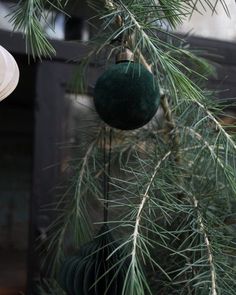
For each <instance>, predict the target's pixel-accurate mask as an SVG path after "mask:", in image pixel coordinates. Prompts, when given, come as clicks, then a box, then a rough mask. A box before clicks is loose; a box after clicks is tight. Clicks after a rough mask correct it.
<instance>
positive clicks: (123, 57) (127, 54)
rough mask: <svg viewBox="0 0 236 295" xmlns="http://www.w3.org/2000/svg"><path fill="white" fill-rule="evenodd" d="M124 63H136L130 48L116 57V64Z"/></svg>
mask: <svg viewBox="0 0 236 295" xmlns="http://www.w3.org/2000/svg"><path fill="white" fill-rule="evenodd" d="M124 61H129V62H133V61H134V54H133V52H132V51H131V50H130V49H128V48H125V49H124V50H122V51H121V52H120V53H118V54H117V56H116V63H120V62H124Z"/></svg>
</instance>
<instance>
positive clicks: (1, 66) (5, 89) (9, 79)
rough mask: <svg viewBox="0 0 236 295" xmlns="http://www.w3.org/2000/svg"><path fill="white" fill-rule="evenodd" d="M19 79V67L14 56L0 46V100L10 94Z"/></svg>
mask: <svg viewBox="0 0 236 295" xmlns="http://www.w3.org/2000/svg"><path fill="white" fill-rule="evenodd" d="M18 81H19V68H18V66H17V63H16V61H15V59H14V57H13V56H12V55H11V54H10V53H9V52H8V51H7V50H6V49H5V48H3V47H2V46H0V101H1V100H3V99H4V98H6V97H7V96H8V95H10V94H11V93H12V92H13V90H14V89H15V88H16V86H17V84H18Z"/></svg>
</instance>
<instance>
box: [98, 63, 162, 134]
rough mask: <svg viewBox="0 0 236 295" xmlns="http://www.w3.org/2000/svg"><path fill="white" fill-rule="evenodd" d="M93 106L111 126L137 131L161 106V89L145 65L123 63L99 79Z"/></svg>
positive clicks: (112, 67)
mask: <svg viewBox="0 0 236 295" xmlns="http://www.w3.org/2000/svg"><path fill="white" fill-rule="evenodd" d="M94 104H95V109H96V111H97V113H98V114H99V116H100V117H101V119H102V120H103V121H104V122H106V123H107V124H108V125H110V126H111V127H114V128H118V129H122V130H132V129H136V128H139V127H142V126H144V125H145V124H147V123H148V122H149V121H150V120H151V119H152V118H153V116H154V115H155V113H156V111H157V109H158V106H159V104H160V91H159V86H158V84H157V82H156V81H155V78H154V76H153V75H152V74H151V73H150V72H149V71H148V70H146V68H145V67H144V66H143V65H141V64H138V63H133V62H129V61H123V62H120V63H117V64H115V65H113V66H111V67H110V68H109V69H108V70H107V71H105V72H104V73H103V74H102V76H101V77H100V78H99V79H98V81H97V83H96V85H95V89H94Z"/></svg>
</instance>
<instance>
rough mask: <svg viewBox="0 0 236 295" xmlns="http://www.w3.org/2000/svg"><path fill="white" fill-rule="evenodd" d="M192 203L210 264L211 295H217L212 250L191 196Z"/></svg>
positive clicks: (195, 202)
mask: <svg viewBox="0 0 236 295" xmlns="http://www.w3.org/2000/svg"><path fill="white" fill-rule="evenodd" d="M193 201H194V207H195V208H196V210H197V214H198V223H199V227H200V231H201V232H202V234H203V236H204V240H205V244H206V247H207V254H208V262H209V264H210V269H211V295H217V294H218V293H217V284H216V281H217V280H216V279H217V277H216V269H215V265H214V259H213V253H212V249H211V243H210V239H209V237H208V235H207V231H206V228H205V225H204V222H203V218H202V215H201V213H200V211H199V209H198V200H197V199H196V198H195V196H193Z"/></svg>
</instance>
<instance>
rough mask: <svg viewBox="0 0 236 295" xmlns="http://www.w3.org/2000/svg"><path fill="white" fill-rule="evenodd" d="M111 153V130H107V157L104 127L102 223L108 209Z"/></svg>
mask: <svg viewBox="0 0 236 295" xmlns="http://www.w3.org/2000/svg"><path fill="white" fill-rule="evenodd" d="M111 153H112V128H109V142H108V155H107V134H106V127H105V126H104V133H103V170H104V174H103V175H104V178H103V193H104V213H103V221H104V223H106V222H107V221H108V209H109V192H110V176H111Z"/></svg>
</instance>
